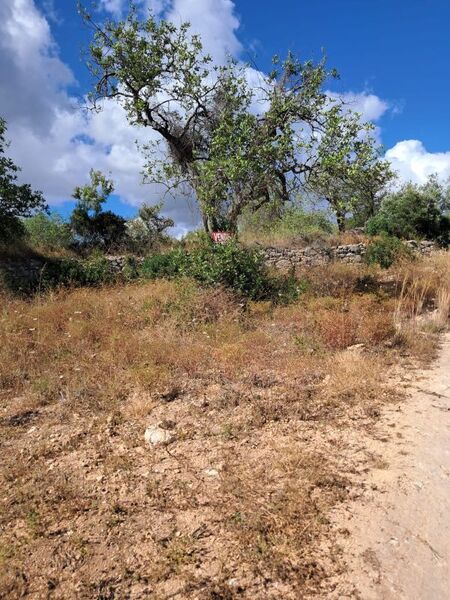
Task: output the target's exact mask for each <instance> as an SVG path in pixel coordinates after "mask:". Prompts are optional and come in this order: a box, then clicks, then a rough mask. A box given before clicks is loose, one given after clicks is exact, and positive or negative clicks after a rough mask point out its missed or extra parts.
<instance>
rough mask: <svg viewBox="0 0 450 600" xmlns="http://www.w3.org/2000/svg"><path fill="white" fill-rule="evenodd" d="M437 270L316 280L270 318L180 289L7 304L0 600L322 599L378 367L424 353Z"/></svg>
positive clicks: (2, 361) (440, 261)
mask: <svg viewBox="0 0 450 600" xmlns="http://www.w3.org/2000/svg"><path fill="white" fill-rule="evenodd" d="M448 267H449V259H448V255H444V254H442V255H439V254H438V255H435V256H434V257H433V258H432V259H428V260H424V261H420V262H416V263H412V264H409V265H403V266H402V267H401V268H396V269H394V270H392V271H391V272H389V273H387V274H384V275H383V276H382V278H381V275H380V273H379V272H377V271H374V270H368V269H365V268H364V267H355V266H348V265H334V266H333V265H332V266H327V267H324V268H321V269H317V270H314V271H311V272H310V273H308V278H309V279H310V290H309V292H308V293H307V294H305V295H304V296H303V297H302V298H301V300H300V301H299V302H297V303H295V304H293V305H290V306H287V307H275V308H274V307H272V306H271V305H270V304H268V303H253V304H249V305H247V306H243V305H242V304H241V303H240V302H239V301H238V300H237V299H236V298H234V297H233V296H232V295H231V294H230V293H228V292H225V291H223V290H202V289H200V288H199V287H198V286H196V285H195V284H193V283H192V282H190V281H182V282H178V283H175V282H166V281H157V282H154V283H148V284H145V285H129V286H122V287H112V288H104V289H97V290H93V289H89V290H86V289H79V290H72V291H61V292H58V293H53V294H50V295H48V296H46V297H41V298H35V299H34V300H32V301H29V302H26V301H23V300H17V299H12V298H8V297H6V296H3V297H2V298H1V309H0V401H1V409H2V412H1V421H0V428H1V431H2V437H1V442H0V444H1V447H0V452H1V455H2V468H1V471H0V485H1V487H2V494H1V500H0V502H1V506H0V596H2V597H8V598H18V597H21V595H29V596H31V597H36V598H40V597H47V596H53V597H56V598H98V599H100V598H147V597H154V598H157V599H159V598H161V599H162V598H169V597H170V598H179V599H181V598H204V599H213V598H215V599H221V598H222V599H227V598H238V597H239V598H269V599H270V598H277V599H278V598H280V599H281V598H283V599H285V598H286V599H290V598H292V599H294V598H299V597H302V596H303V595H305V594H308V593H313V592H314V590H316V589H317V586H318V585H319V583H320V581H321V580H322V579H323V578H324V577H326V576H327V575H328V574H329V573H330V569H331V571H332V570H333V569H335V568H336V565H335V564H334V565H333V561H334V560H335V558H333V557H332V556H330V554H329V553H328V554H327V553H326V552H325V553H324V551H323V550H321V547H320V546H319V540H320V539H321V536H322V535H323V534H324V533H325V532H326V531H327V523H328V516H327V515H328V513H329V511H330V509H331V507H333V506H334V505H335V504H336V503H337V502H340V501H342V500H344V499H345V498H346V496H347V494H348V493H349V489H350V483H349V481H350V480H349V474H351V473H352V472H354V471H355V469H358V468H367V462H364V461H363V462H362V463H361V464H360V465H359V466H358V464H359V463H358V460H362V459H361V458H360V457H359V454H358V452H356V451H355V452H353V451H350V450H351V448H352V444H353V443H354V440H355V436H356V434H357V431H358V428H360V427H369V426H370V425H371V423H372V422H373V420H374V419H375V418H376V416H377V414H378V413H379V407H380V405H381V404H382V403H383V402H384V401H386V400H388V399H390V398H391V397H392V389H391V388H390V387H389V385H388V384H386V383H385V380H386V377H385V375H386V373H387V372H388V369H389V364H391V363H396V362H398V361H399V360H403V358H402V357H403V356H407V357H409V358H410V359H414V358H421V357H423V356H424V355H426V356H427V357H429V356H431V354H432V352H433V351H434V348H435V347H436V337H435V331H436V328H430V325H429V321H426V320H425V319H424V318H423V314H421V313H423V311H424V310H425V309H429V308H430V309H431V308H434V309H436V312H435V313H434V314H435V317H434V319H435V323H438V324H439V327H442V326H443V325H444V321H445V317H446V315H447V314H448V308H449V290H450V287H449V280H448V273H449V269H448ZM433 303H434V304H433ZM419 332H420V335H419ZM156 423H159V424H160V426H161V427H162V428H164V429H166V430H168V431H170V432H171V436H172V440H173V441H172V442H171V443H169V444H168V445H166V446H164V445H163V446H157V447H153V448H151V447H149V446H148V445H146V444H145V442H144V437H143V434H144V430H145V428H146V426H147V425H149V424H156ZM344 457H347V458H345V459H344ZM349 457H350V458H349ZM358 457H359V458H358Z"/></svg>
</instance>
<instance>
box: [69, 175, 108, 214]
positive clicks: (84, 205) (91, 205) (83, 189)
mask: <svg viewBox="0 0 450 600" xmlns="http://www.w3.org/2000/svg"><path fill="white" fill-rule="evenodd" d="M89 176H90V179H91V182H90V183H88V184H86V185H83V186H77V187H76V188H75V189H74V191H73V194H72V196H73V198H75V200H78V207H79V208H80V209H82V210H84V211H86V212H87V213H88V214H90V213H91V212H93V213H94V215H98V214H99V213H100V211H101V210H102V204H103V203H104V202H106V200H107V199H108V197H109V196H110V195H111V194H112V193H113V192H114V184H113V182H112V181H111V180H110V179H107V177H105V175H103V173H102V172H101V171H96V170H95V169H91V170H90V172H89Z"/></svg>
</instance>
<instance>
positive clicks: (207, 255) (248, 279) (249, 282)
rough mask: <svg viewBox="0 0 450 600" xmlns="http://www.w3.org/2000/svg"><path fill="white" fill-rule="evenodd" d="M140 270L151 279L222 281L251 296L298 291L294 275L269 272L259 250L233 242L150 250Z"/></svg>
mask: <svg viewBox="0 0 450 600" xmlns="http://www.w3.org/2000/svg"><path fill="white" fill-rule="evenodd" d="M140 272H141V274H142V276H143V277H146V278H150V279H152V278H156V277H169V278H171V277H177V276H185V277H192V278H193V279H195V280H196V281H198V282H200V283H201V284H203V285H206V286H214V285H224V286H225V287H228V288H231V289H232V290H234V291H235V292H237V293H238V294H239V295H241V296H244V297H247V298H250V299H252V300H258V299H262V298H273V299H277V300H279V301H289V300H290V299H292V298H293V297H296V295H298V293H299V291H300V290H299V283H298V281H297V280H296V279H294V278H293V277H282V276H279V277H274V276H271V275H270V274H269V273H268V270H267V268H266V266H265V265H264V260H263V256H262V254H261V253H260V252H257V251H255V250H250V249H246V248H242V247H241V246H239V245H238V244H237V243H236V242H229V243H227V244H217V245H212V244H208V245H203V246H200V247H198V248H194V249H192V250H191V251H189V252H186V251H184V250H182V249H176V250H172V251H171V252H168V253H167V254H153V255H152V256H149V257H147V258H146V259H145V260H144V262H143V264H142V266H141V269H140Z"/></svg>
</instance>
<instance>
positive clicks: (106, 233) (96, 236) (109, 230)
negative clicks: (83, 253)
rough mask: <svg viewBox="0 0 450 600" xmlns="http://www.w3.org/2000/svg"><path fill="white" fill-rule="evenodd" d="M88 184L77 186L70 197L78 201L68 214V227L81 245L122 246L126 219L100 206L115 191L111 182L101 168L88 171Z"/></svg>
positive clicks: (107, 247) (109, 247) (108, 248)
mask: <svg viewBox="0 0 450 600" xmlns="http://www.w3.org/2000/svg"><path fill="white" fill-rule="evenodd" d="M90 179H91V181H90V183H89V184H86V185H84V186H81V187H76V188H75V190H74V192H73V197H74V198H75V199H76V200H78V202H77V205H76V207H75V208H74V210H73V212H72V215H71V217H70V226H71V228H72V231H73V232H74V234H75V236H76V238H77V240H78V241H79V242H80V244H81V245H82V246H87V247H101V248H105V249H107V250H111V249H113V248H117V247H119V246H120V245H121V243H122V241H123V238H124V236H125V219H123V218H122V217H120V216H119V215H116V214H114V213H113V212H111V211H102V205H103V204H104V203H105V202H106V200H107V199H108V197H109V195H110V194H112V192H113V191H114V184H113V182H112V181H111V180H109V179H107V178H106V177H105V176H104V175H103V174H102V173H101V172H100V171H94V170H93V169H91V171H90Z"/></svg>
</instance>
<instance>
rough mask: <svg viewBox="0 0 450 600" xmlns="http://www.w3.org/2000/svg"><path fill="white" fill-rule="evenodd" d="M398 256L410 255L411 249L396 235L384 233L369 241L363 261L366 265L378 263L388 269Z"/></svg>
mask: <svg viewBox="0 0 450 600" xmlns="http://www.w3.org/2000/svg"><path fill="white" fill-rule="evenodd" d="M400 257H411V251H410V250H409V249H408V248H407V247H406V246H405V245H404V244H403V243H402V242H401V241H400V240H399V239H398V238H396V237H393V236H390V235H387V234H384V235H381V236H380V237H377V238H375V239H373V240H372V241H371V243H370V244H369V246H368V247H367V249H366V254H365V255H364V261H365V262H366V264H368V265H375V264H377V265H380V267H382V268H383V269H388V268H389V267H390V266H391V265H393V264H394V262H395V261H396V260H398V259H399V258H400Z"/></svg>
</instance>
